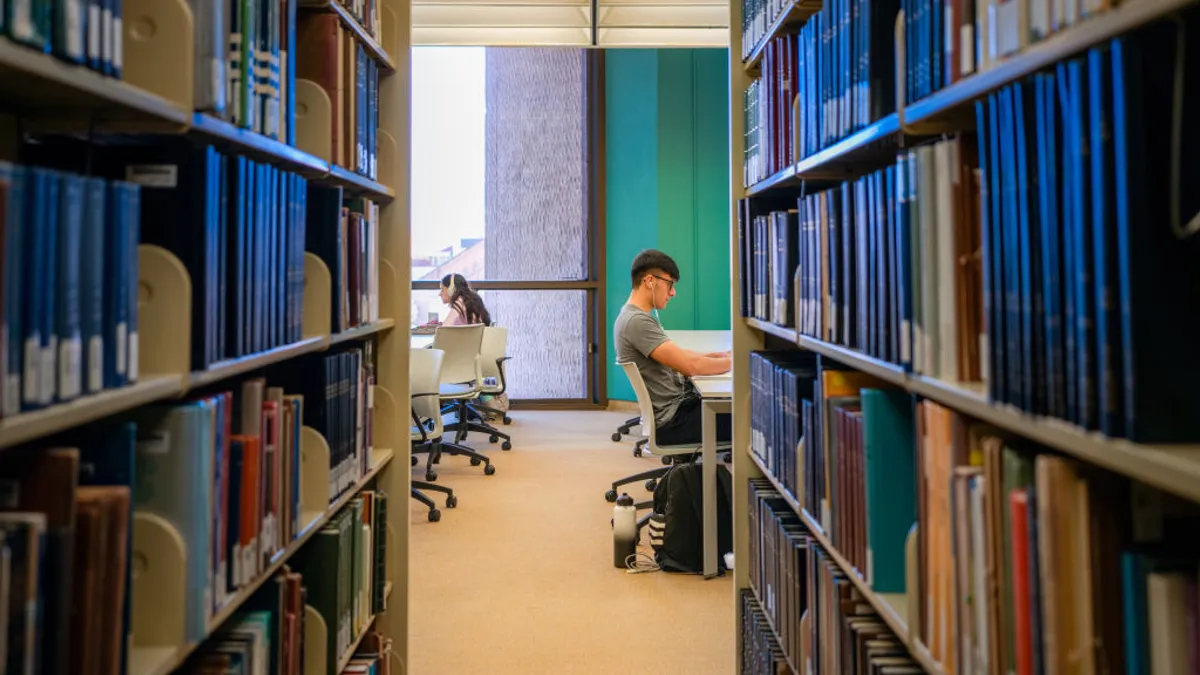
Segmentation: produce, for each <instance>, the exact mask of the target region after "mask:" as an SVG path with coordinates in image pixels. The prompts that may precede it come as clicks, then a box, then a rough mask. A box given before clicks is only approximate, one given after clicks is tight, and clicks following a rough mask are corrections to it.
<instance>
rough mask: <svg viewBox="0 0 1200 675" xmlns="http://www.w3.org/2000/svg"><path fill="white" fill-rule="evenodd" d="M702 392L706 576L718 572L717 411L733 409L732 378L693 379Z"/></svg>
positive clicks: (701, 420)
mask: <svg viewBox="0 0 1200 675" xmlns="http://www.w3.org/2000/svg"><path fill="white" fill-rule="evenodd" d="M692 381H693V382H694V383H695V385H696V390H697V391H699V392H700V434H701V435H700V439H701V442H700V463H701V467H702V468H701V483H700V485H701V489H702V490H703V491H704V578H705V579H711V578H713V577H714V576H716V575H717V413H728V412H730V411H731V410H732V409H733V377H732V376H731V375H721V376H715V377H703V378H693V380H692Z"/></svg>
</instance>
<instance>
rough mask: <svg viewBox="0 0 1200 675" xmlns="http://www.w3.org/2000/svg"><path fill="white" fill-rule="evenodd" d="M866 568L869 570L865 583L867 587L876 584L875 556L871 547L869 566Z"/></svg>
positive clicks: (868, 557) (868, 550) (868, 548)
mask: <svg viewBox="0 0 1200 675" xmlns="http://www.w3.org/2000/svg"><path fill="white" fill-rule="evenodd" d="M864 567H866V568H867V570H866V575H867V576H866V578H865V579H863V581H865V582H867V585H868V586H870V585H872V584H874V583H875V554H874V553H873V552H872V551H871V547H870V546H867V564H866V565H864Z"/></svg>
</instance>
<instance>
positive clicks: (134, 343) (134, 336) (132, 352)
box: [129, 330, 138, 382]
mask: <svg viewBox="0 0 1200 675" xmlns="http://www.w3.org/2000/svg"><path fill="white" fill-rule="evenodd" d="M137 379H138V332H137V331H136V330H134V331H130V332H129V381H130V382H137Z"/></svg>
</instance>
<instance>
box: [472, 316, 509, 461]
mask: <svg viewBox="0 0 1200 675" xmlns="http://www.w3.org/2000/svg"><path fill="white" fill-rule="evenodd" d="M507 350H508V329H507V328H501V327H500V326H488V327H486V328H484V329H483V341H482V343H481V344H480V346H479V372H480V374H481V375H483V377H484V378H485V379H486V378H489V377H490V378H494V379H495V380H496V382H498V383H499V384H486V383H485V384H483V385H482V388H481V389H480V393H481V394H490V395H492V396H499V395H500V394H503V393H504V390H505V389H506V388H507V387H508V381H507V379H506V378H505V374H504V362H505V361H507V360H509V359H510V358H511V357H509V356H508V355H507ZM467 410H468V414H469V415H470V417H471V419H470V420H469V421H471V422H478V425H479V428H476V427H475V426H474V425H472V426H471V430H472V431H483V432H484V433H487V434H489V436H488V440H489V441H491V442H492V443H495V442H496V441H497V440H499V439H501V438H503V439H504V443H503V444H501V445H500V449H501V450H511V449H512V439H511V438H510V437H509V435H508V434H506V433H504V432H502V431H500V430H498V429H496V428H495V427H493V426H492V425H490V424H488V423H487V420H486V419H485V418H484V412H490V413H494V414H497V415H500V416H501V418H502V421H503V422H504V423H505V424H511V423H512V418H511V417H509V416H508V413H506V412H504V411H503V410H497V409H495V408H491V407H489V406H486V405H484V404H483V403H481V402H479V401H475V402H470V401H468V402H467Z"/></svg>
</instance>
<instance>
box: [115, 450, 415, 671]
mask: <svg viewBox="0 0 1200 675" xmlns="http://www.w3.org/2000/svg"><path fill="white" fill-rule="evenodd" d="M394 455H395V453H393V452H392V451H391V450H389V449H377V450H375V452H373V453H372V454H371V469H370V471H368V472H367V473H366V474H365V475H363V477H362V478H360V479H359V480H358V482H357V483H355V485H354V487H353V488H352V489H350V490H347V491H346V493H345V494H343V495H342V496H341V497H338V499H337V501H335V502H333V503H332V504H330V505H329V507H328V508H327V509H325V510H324V511H322V512H321V513H320V516H318V517H317V518H315V519H313V520H312V521H310V522H309V523H308V524H307V525H305V526H304V528H303V529H302V530H301V531H300V532H299V533H297V535H296V538H295V539H294V540H292V542H291V543H290V544H288V546H287V548H285V549H284V550H282V551H280V552H279V553H277V554H275V557H274V558H273V559H272V560H271V564H270V565H269V566H268V567H267V568H266V569H265V570H263V572H262V574H260V575H258V576H257V577H255V579H254V581H252V582H251V583H250V584H248V585H247V586H245V587H243V588H242V589H241V590H239V591H238V593H237V594H236V595H233V596H231V597H230V598H229V600H228V601H227V602H226V604H225V607H224V608H223V609H222V610H221V611H220V613H218V614H217V615H216V616H214V617H213V619H212V621H210V622H209V623H210V629H209V631H208V633H209V635H211V634H213V633H215V632H216V631H217V630H218V629H219V628H220V627H221V626H222V625H224V624H225V622H226V621H228V620H229V619H230V617H232V616H233V615H234V614H235V613H236V612H237V611H238V609H240V608H241V607H242V605H244V604H245V603H246V601H247V600H249V599H250V598H251V597H252V596H253V595H254V594H255V593H256V592H257V591H258V589H259V588H261V587H262V585H263V584H264V583H265V582H266V581H267V580H268V579H270V578H272V577H273V576H274V575H275V573H276V572H278V571H279V569H280V568H281V567H283V565H284V563H286V562H287V561H288V560H289V559H290V558H292V556H294V555H295V554H296V553H297V552H298V551H299V550H300V549H301V548H303V547H304V544H306V543H307V542H308V540H309V539H311V538H312V536H313V535H314V534H316V533H317V531H318V530H320V529H321V528H322V527H324V526H325V523H328V522H329V519H330V518H332V517H333V516H334V515H336V514H337V513H338V512H339V511H341V510H342V508H344V507H345V506H346V504H348V503H350V500H351V499H353V498H354V496H355V495H357V494H358V493H360V492H362V491H363V489H365V488H366V487H367V486H368V485H369V484H370V483H371V481H373V480H374V479H375V477H376V476H378V475H379V473H380V472H381V471H382V470H383V469H384V468H385V467H386V466H388V464H389V463H390V462H391V461H392V458H393V457H394ZM201 644H203V642H199V643H192V644H187V645H182V646H180V647H179V648H177V649H169V648H163V647H134V648H133V651H132V652H130V665H129V672H128V675H167V674H168V673H171V672H174V671H175V669H176V668H178V667H179V666H181V665H183V663H184V662H185V661H187V659H188V657H190V656H191V655H192V653H193V652H195V650H196V648H197V647H199V646H200V645H201ZM346 660H349V656H347V657H346Z"/></svg>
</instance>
